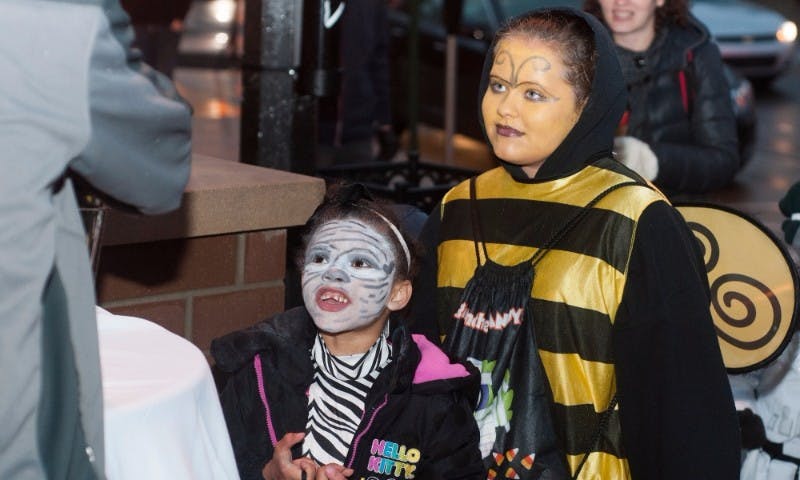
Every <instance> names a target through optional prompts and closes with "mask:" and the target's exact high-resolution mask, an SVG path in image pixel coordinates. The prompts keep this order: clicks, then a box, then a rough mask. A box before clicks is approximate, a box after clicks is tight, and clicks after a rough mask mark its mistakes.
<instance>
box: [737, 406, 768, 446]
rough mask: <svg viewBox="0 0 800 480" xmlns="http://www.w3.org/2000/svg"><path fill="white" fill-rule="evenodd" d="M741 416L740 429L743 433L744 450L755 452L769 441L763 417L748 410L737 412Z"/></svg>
mask: <svg viewBox="0 0 800 480" xmlns="http://www.w3.org/2000/svg"><path fill="white" fill-rule="evenodd" d="M736 413H738V414H739V428H740V429H741V431H742V448H744V449H745V450H753V449H755V448H761V446H762V445H764V443H766V441H767V432H766V431H765V430H764V422H762V421H761V417H759V416H758V415H756V414H755V413H753V411H752V410H750V409H749V408H746V409H744V410H737V411H736Z"/></svg>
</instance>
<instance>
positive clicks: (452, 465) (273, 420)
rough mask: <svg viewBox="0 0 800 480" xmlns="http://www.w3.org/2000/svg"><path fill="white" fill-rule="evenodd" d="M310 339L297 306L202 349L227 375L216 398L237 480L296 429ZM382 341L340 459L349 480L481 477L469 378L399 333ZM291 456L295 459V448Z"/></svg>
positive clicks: (425, 344) (473, 386)
mask: <svg viewBox="0 0 800 480" xmlns="http://www.w3.org/2000/svg"><path fill="white" fill-rule="evenodd" d="M316 334H317V330H316V327H315V326H314V323H313V322H312V320H311V318H310V316H309V315H308V312H307V311H306V309H305V308H304V307H297V308H294V309H291V310H289V311H287V312H284V313H281V314H278V315H276V316H274V317H272V318H270V319H269V320H267V321H265V322H262V323H259V324H257V325H256V326H254V327H251V328H249V329H246V330H242V331H238V332H234V333H231V334H228V335H226V336H224V337H221V338H218V339H216V340H214V341H213V342H212V344H211V353H212V355H213V357H214V359H215V360H216V364H217V368H218V369H220V370H221V371H223V372H227V373H230V374H231V376H230V378H229V380H228V381H227V383H226V384H225V386H224V387H223V389H222V393H221V401H222V408H223V412H224V414H225V421H226V422H227V425H228V431H229V433H230V436H231V441H232V443H233V450H234V453H235V455H236V463H237V465H238V468H239V473H240V475H241V477H242V480H251V479H258V480H261V479H262V475H261V470H262V468H263V467H264V465H265V464H266V463H267V462H268V461H269V460H270V459H271V458H272V454H273V448H274V446H275V444H276V443H277V442H278V441H279V440H280V439H281V438H282V437H283V435H284V434H286V433H289V432H304V431H305V427H306V421H307V418H308V399H307V393H308V389H309V386H310V385H311V383H312V381H313V365H312V361H311V354H310V350H311V347H312V345H313V342H314V339H315V336H316ZM390 343H391V344H392V361H391V362H390V363H389V364H388V365H387V367H386V368H384V370H383V371H382V372H381V374H380V376H379V377H378V378H377V380H376V381H375V384H374V385H373V388H372V391H371V392H370V393H369V395H368V396H367V400H366V404H365V412H364V416H363V418H362V421H361V424H360V425H359V427H358V430H357V431H356V434H355V436H354V437H353V443H352V444H351V446H350V451H349V452H348V454H347V461H346V463H345V466H347V467H350V468H352V469H354V470H355V473H354V474H353V475H352V476H351V478H354V479H360V478H365V479H366V478H369V479H376V480H378V479H402V478H412V476H413V477H415V478H417V479H426V480H427V479H479V478H480V479H482V478H485V476H486V471H485V469H484V467H483V463H482V461H481V454H480V451H479V448H478V441H479V434H478V428H477V426H476V424H475V422H474V419H473V416H472V406H473V405H475V399H476V397H477V394H478V388H479V383H480V380H479V376H478V373H477V371H476V370H475V369H474V368H472V367H471V366H466V365H463V364H459V363H451V362H450V360H449V359H448V358H447V356H446V355H445V354H444V353H443V352H442V351H441V350H439V348H438V347H436V346H434V345H433V344H432V343H430V342H429V341H428V340H426V339H425V338H424V337H422V336H421V335H413V337H412V335H410V334H409V333H408V331H407V329H406V328H404V327H402V326H401V327H399V328H396V329H395V331H394V332H393V333H392V335H391V337H390ZM258 364H260V365H258ZM465 368H466V370H465ZM259 370H260V372H259ZM293 453H294V456H295V458H297V457H298V456H299V455H300V448H299V444H298V445H296V446H295V449H294V450H293ZM376 470H377V471H376Z"/></svg>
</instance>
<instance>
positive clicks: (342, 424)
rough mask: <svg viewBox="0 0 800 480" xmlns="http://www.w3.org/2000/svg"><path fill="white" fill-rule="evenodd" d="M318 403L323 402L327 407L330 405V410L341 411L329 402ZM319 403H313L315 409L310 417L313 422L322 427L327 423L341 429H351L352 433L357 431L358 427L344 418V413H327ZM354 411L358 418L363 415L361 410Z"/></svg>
mask: <svg viewBox="0 0 800 480" xmlns="http://www.w3.org/2000/svg"><path fill="white" fill-rule="evenodd" d="M317 403H323V404H324V405H325V406H326V407H328V410H330V411H331V412H337V413H338V411H339V410H338V409H336V408H332V407H331V404H330V403H329V402H317ZM317 403H315V404H314V405H313V406H314V409H313V410H311V412H312V413H311V416H310V417H309V419H310V421H311V423H312V424H314V425H316V426H318V427H321V428H325V426H326V425H330V426H331V427H332V428H334V427H335V428H337V429H340V430H344V431H349V432H350V433H353V432H355V431H356V428H355V427H354V426H353V425H352V424H350V423H349V422H347V421H345V420H343V419H342V417H344V415H338V416H331V415H329V414H327V413H325V411H324V410H322V409H321V407H320V406H319V405H317ZM352 413H354V414H355V415H354V416H355V417H356V418H358V417H359V416H360V415H361V413H360V412H352ZM323 420H324V421H323Z"/></svg>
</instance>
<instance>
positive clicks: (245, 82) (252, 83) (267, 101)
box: [240, 0, 303, 170]
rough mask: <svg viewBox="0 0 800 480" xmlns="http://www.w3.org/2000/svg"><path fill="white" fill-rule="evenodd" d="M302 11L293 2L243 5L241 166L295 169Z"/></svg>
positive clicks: (255, 0)
mask: <svg viewBox="0 0 800 480" xmlns="http://www.w3.org/2000/svg"><path fill="white" fill-rule="evenodd" d="M302 7H303V5H302V2H298V1H297V0H246V2H245V21H244V54H243V58H242V90H243V92H242V93H243V99H242V113H241V120H240V122H241V128H240V159H241V161H242V162H243V163H249V164H253V165H260V166H263V167H271V168H278V169H281V170H296V169H297V166H296V165H295V164H294V163H295V162H294V161H293V160H294V158H293V151H292V145H293V139H292V137H293V126H294V124H295V121H294V117H295V110H296V102H295V100H296V97H295V80H296V77H297V66H298V64H299V63H300V33H301V32H300V25H301V23H300V20H301V18H302Z"/></svg>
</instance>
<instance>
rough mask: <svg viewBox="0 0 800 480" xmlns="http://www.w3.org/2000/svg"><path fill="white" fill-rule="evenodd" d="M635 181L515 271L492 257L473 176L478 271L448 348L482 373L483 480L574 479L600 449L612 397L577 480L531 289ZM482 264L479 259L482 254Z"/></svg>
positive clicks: (479, 410) (582, 213) (557, 235)
mask: <svg viewBox="0 0 800 480" xmlns="http://www.w3.org/2000/svg"><path fill="white" fill-rule="evenodd" d="M628 185H639V183H638V182H624V183H620V184H617V185H614V186H612V187H609V188H608V189H606V190H605V191H603V192H601V193H600V194H599V195H597V196H596V197H595V198H594V199H592V201H590V202H589V203H588V204H587V205H586V206H585V207H584V208H583V209H581V211H580V212H578V213H577V214H576V215H574V216H573V217H572V218H570V219H569V220H568V221H567V222H566V223H565V224H564V226H563V227H562V228H560V229H559V230H558V231H557V232H556V233H555V234H554V235H553V236H552V238H551V239H550V240H548V241H547V242H545V244H544V246H543V247H542V248H541V249H539V250H537V251H536V253H534V254H533V256H532V257H531V258H529V259H527V260H525V261H523V262H520V263H518V264H516V265H512V266H505V265H500V264H498V263H496V262H494V261H492V259H491V258H490V257H489V254H488V252H487V250H486V244H485V242H484V241H483V233H482V231H481V222H480V218H479V214H478V208H477V197H476V192H475V189H476V187H475V178H472V179H471V180H470V215H471V223H472V232H473V239H474V241H473V245H474V247H475V256H476V259H477V267H476V269H475V273H474V275H473V277H472V278H471V279H470V280H469V282H467V285H466V286H465V288H464V290H463V292H462V295H461V299H460V302H459V308H458V310H457V311H456V313H455V314H454V317H455V320H456V321H455V323H454V326H453V328H452V330H451V331H450V332H449V334H448V335H447V339H446V342H445V349H446V350H447V351H448V352H450V353H451V354H453V355H455V356H456V357H459V358H466V359H467V360H469V361H470V362H471V363H472V364H473V365H475V366H476V367H477V368H478V369H479V370H480V371H481V375H482V385H481V398H480V400H479V404H478V406H477V408H476V411H475V418H476V421H477V423H478V426H479V428H480V433H481V441H480V448H481V453H482V455H483V458H484V465H485V466H486V469H487V473H488V475H487V478H490V479H492V478H515V479H516V478H518V479H526V480H532V479H536V480H566V479H569V478H577V477H578V475H579V474H580V470H581V468H582V467H583V464H584V463H585V461H586V458H587V457H588V455H589V452H591V451H593V450H595V449H596V448H597V446H598V445H599V442H600V439H601V437H602V434H603V433H604V432H605V429H606V427H607V423H608V418H609V416H610V415H609V413H610V412H611V411H613V410H614V408H615V406H616V395H615V396H614V398H613V399H612V400H611V403H610V405H609V407H608V409H606V411H605V412H604V413H603V415H602V416H601V418H600V421H599V425H597V427H596V429H595V434H594V435H593V436H592V440H591V444H590V445H587V453H586V455H584V458H583V459H582V461H581V463H580V464H579V466H578V467H577V469H576V471H575V474H574V475H572V476H571V475H570V474H569V467H568V465H567V462H566V455H565V453H564V451H563V445H562V442H561V440H560V438H559V437H558V435H557V433H556V431H555V426H554V423H553V416H552V406H553V399H552V392H551V391H550V383H549V381H548V379H547V375H546V373H545V371H544V366H543V365H542V362H541V359H540V358H539V353H538V351H539V350H538V348H537V343H536V332H535V331H534V325H533V311H532V309H531V308H530V306H531V290H532V287H533V281H534V276H535V270H536V265H537V264H538V263H539V262H540V261H541V260H542V258H543V257H544V256H545V255H546V254H547V253H548V252H549V251H550V250H551V249H552V248H553V247H554V246H555V245H557V244H558V242H559V241H560V240H561V239H562V238H563V237H564V236H565V235H566V234H567V233H568V232H569V231H571V230H572V229H573V228H574V227H575V226H576V225H578V224H579V222H580V221H581V220H582V219H583V218H584V216H585V215H586V213H588V212H589V211H590V209H591V207H592V206H594V205H595V204H596V203H597V202H599V201H600V200H601V199H602V198H603V197H605V196H606V195H608V194H609V193H611V192H612V191H614V190H616V189H618V188H621V187H624V186H628ZM479 244H480V247H482V252H483V259H484V261H483V262H482V261H481V248H479Z"/></svg>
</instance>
